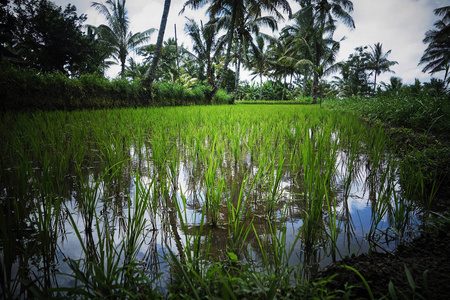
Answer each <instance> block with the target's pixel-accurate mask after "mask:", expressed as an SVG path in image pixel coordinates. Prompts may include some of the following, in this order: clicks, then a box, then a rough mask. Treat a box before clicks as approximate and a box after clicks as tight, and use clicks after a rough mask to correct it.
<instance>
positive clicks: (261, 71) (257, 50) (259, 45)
mask: <svg viewBox="0 0 450 300" xmlns="http://www.w3.org/2000/svg"><path fill="white" fill-rule="evenodd" d="M266 40H267V37H265V36H264V35H263V34H259V35H257V36H256V47H252V48H251V49H250V51H249V53H248V57H247V66H248V67H249V69H250V71H252V73H251V74H252V75H255V77H256V76H259V83H260V90H259V99H260V100H261V99H262V90H263V76H268V75H269V72H268V70H269V69H268V67H267V64H268V56H267V46H266ZM255 77H253V78H255Z"/></svg>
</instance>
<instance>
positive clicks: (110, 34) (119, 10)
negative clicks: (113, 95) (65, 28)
mask: <svg viewBox="0 0 450 300" xmlns="http://www.w3.org/2000/svg"><path fill="white" fill-rule="evenodd" d="M91 6H92V7H94V8H95V9H96V10H97V11H98V12H100V13H101V14H103V15H104V16H105V17H106V21H107V22H108V25H104V24H103V25H100V26H98V27H97V28H96V31H97V33H98V35H99V38H100V39H101V40H103V41H104V43H105V44H107V45H108V48H109V49H110V51H111V53H110V55H111V56H112V57H113V58H114V59H115V60H116V61H117V62H119V63H120V66H121V71H120V76H121V77H122V78H125V63H126V59H127V56H128V54H129V51H130V50H135V49H136V47H137V46H139V45H141V44H143V43H145V42H146V41H148V40H149V39H150V35H151V34H152V33H153V32H154V31H155V29H153V28H152V29H148V30H146V31H144V32H138V33H135V34H133V33H132V32H131V31H129V25H130V21H129V18H128V11H127V9H126V8H125V0H106V2H105V4H103V3H100V2H92V5H91Z"/></svg>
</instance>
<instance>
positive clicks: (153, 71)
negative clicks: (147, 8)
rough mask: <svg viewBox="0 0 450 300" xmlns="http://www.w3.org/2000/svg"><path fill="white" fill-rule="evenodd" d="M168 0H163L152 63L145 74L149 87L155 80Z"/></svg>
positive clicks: (168, 5) (167, 13) (168, 4)
mask: <svg viewBox="0 0 450 300" xmlns="http://www.w3.org/2000/svg"><path fill="white" fill-rule="evenodd" d="M170 1H171V0H165V1H164V10H163V15H162V17H161V24H160V26H159V32H158V39H157V41H156V49H155V54H154V56H153V60H152V65H151V66H150V69H149V72H148V75H147V79H146V84H147V85H148V86H150V87H151V86H152V84H153V80H155V74H156V67H157V66H158V60H159V58H160V57H161V48H162V45H163V40H164V32H165V31H166V25H167V18H168V16H169V10H170Z"/></svg>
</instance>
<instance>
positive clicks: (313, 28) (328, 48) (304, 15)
mask: <svg viewBox="0 0 450 300" xmlns="http://www.w3.org/2000/svg"><path fill="white" fill-rule="evenodd" d="M300 5H301V6H302V9H301V10H300V11H299V12H298V13H297V19H298V21H299V22H301V23H300V24H303V27H304V28H305V31H304V34H303V35H302V36H299V37H298V38H299V40H300V42H301V43H303V44H304V45H305V46H307V48H308V55H307V57H306V59H309V60H310V62H311V63H312V65H313V75H314V78H313V101H312V103H313V104H316V103H317V93H318V90H319V82H320V77H321V76H323V75H325V74H326V73H331V72H332V71H334V70H336V69H337V67H336V66H335V64H334V61H335V58H336V52H335V51H337V50H338V49H339V45H338V44H339V42H336V41H334V40H333V34H334V31H335V29H336V26H335V19H338V20H340V21H342V22H343V23H344V24H345V25H347V26H348V27H350V28H355V23H354V21H353V18H352V16H351V15H350V13H351V12H352V11H353V3H352V1H350V0H301V1H300ZM325 35H327V37H325V38H324V36H325ZM307 64H309V62H307V61H305V60H303V61H301V62H299V63H297V65H299V66H300V65H307Z"/></svg>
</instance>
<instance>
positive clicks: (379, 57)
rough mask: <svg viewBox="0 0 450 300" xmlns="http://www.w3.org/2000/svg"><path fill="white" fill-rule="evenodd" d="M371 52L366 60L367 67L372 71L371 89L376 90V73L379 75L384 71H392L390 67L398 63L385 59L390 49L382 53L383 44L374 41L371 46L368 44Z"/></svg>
mask: <svg viewBox="0 0 450 300" xmlns="http://www.w3.org/2000/svg"><path fill="white" fill-rule="evenodd" d="M370 49H371V52H369V61H368V62H367V68H368V69H369V70H372V71H373V73H374V80H373V90H374V92H376V90H377V75H380V74H381V73H384V72H392V73H395V72H394V71H392V70H391V69H390V67H392V66H393V65H396V64H398V62H396V61H390V60H388V59H387V57H388V56H389V54H391V50H389V51H387V52H386V53H383V44H381V43H376V44H375V45H374V46H373V47H372V46H370Z"/></svg>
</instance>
